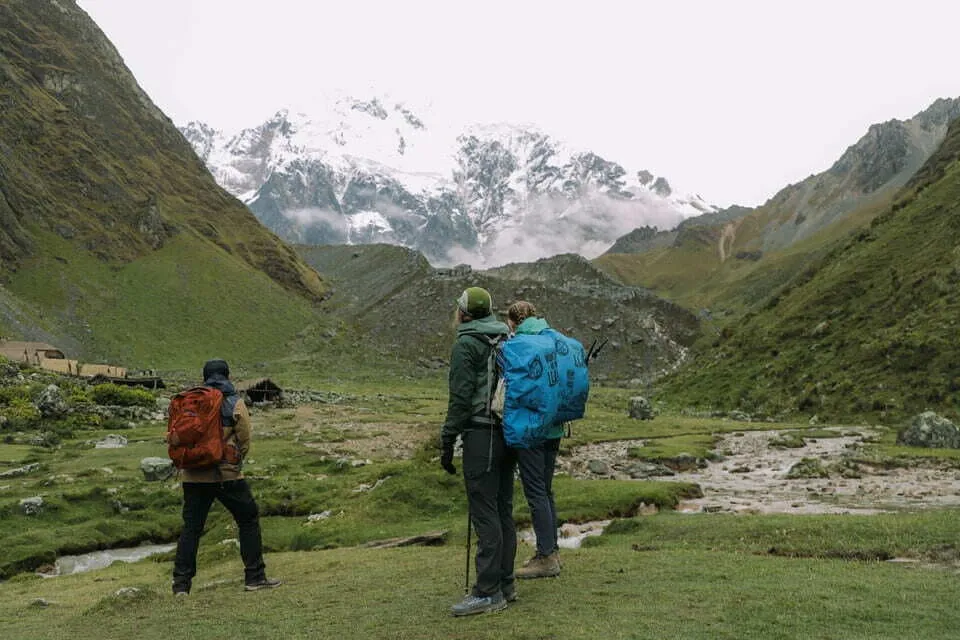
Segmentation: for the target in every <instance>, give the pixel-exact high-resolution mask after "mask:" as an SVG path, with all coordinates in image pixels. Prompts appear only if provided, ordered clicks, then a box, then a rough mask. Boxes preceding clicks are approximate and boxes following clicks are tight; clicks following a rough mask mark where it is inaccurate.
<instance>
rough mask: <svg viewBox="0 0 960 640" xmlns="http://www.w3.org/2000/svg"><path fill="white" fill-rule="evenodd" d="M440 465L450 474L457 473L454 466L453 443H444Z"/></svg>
mask: <svg viewBox="0 0 960 640" xmlns="http://www.w3.org/2000/svg"><path fill="white" fill-rule="evenodd" d="M440 466H441V467H443V470H444V471H446V472H447V473H449V474H450V475H455V474H456V473H457V468H456V467H455V466H453V444H449V445H447V444H444V445H443V449H442V450H441V451H440Z"/></svg>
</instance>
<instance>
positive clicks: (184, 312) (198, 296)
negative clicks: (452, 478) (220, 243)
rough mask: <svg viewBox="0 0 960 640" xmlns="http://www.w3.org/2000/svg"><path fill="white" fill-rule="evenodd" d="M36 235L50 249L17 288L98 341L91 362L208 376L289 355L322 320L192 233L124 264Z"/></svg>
mask: <svg viewBox="0 0 960 640" xmlns="http://www.w3.org/2000/svg"><path fill="white" fill-rule="evenodd" d="M37 235H38V237H40V238H42V239H43V242H44V248H45V251H44V252H43V253H41V254H39V255H38V257H36V258H34V259H32V260H29V261H27V262H26V263H25V264H24V266H23V267H22V268H21V269H20V270H18V272H17V273H16V274H14V275H13V277H12V279H11V282H10V283H9V285H8V288H9V290H10V291H12V292H13V293H15V294H16V295H18V296H20V297H21V298H22V299H24V300H28V301H30V302H31V303H33V304H36V305H38V306H41V307H43V308H44V309H46V310H47V313H48V314H49V315H51V316H53V317H55V318H57V319H58V321H59V323H60V324H61V325H62V326H66V327H72V328H73V329H75V330H76V329H81V330H79V331H74V333H75V334H79V335H86V336H89V337H88V338H86V339H85V342H86V348H85V351H86V352H87V353H86V356H87V357H89V358H90V360H88V361H93V362H101V361H109V362H111V363H114V364H120V365H125V366H129V367H131V368H154V369H174V368H186V369H199V367H200V366H201V365H202V363H203V362H204V361H205V360H207V359H209V358H211V357H215V356H220V357H224V358H227V359H228V360H230V361H233V362H236V364H237V365H238V366H252V365H253V364H255V363H256V362H258V361H262V360H268V359H273V358H276V356H277V354H278V353H286V352H288V351H289V349H290V345H291V344H292V343H293V342H294V341H295V339H296V337H297V334H298V333H299V332H301V331H303V329H304V327H305V326H308V325H310V324H312V323H318V322H320V316H319V315H318V314H317V312H316V310H315V308H314V307H313V306H312V304H311V303H309V302H308V301H306V300H304V299H303V298H300V297H298V296H296V295H293V294H291V293H290V292H289V291H287V290H286V289H283V288H282V287H281V286H280V285H278V284H277V283H276V282H275V281H273V280H271V279H270V278H269V277H267V276H266V275H265V274H264V273H263V272H260V271H257V270H255V269H254V268H253V267H250V266H249V265H247V264H246V263H242V262H239V261H237V260H236V259H235V258H234V257H232V256H231V255H229V254H227V253H226V252H224V251H221V250H219V249H216V250H210V249H209V248H208V247H204V246H203V244H202V243H201V241H200V240H198V239H197V238H195V237H193V236H189V235H185V234H182V235H178V236H176V237H175V238H173V239H172V240H171V241H169V242H168V243H167V244H166V245H165V246H164V247H163V248H161V249H159V250H157V251H154V252H151V253H150V254H148V255H146V256H144V257H142V258H139V259H137V260H134V261H132V262H129V263H126V264H124V265H121V266H118V265H115V264H110V263H106V262H103V261H101V260H98V259H97V258H95V257H93V256H91V255H90V254H88V253H86V252H83V251H80V250H77V249H76V248H75V246H74V245H72V244H70V243H68V242H66V241H64V240H62V239H60V238H58V237H57V236H54V235H53V234H43V233H39V232H38V234H37ZM225 274H230V275H229V279H225V278H224V276H225ZM81 322H83V323H85V324H84V325H83V326H82V327H77V326H75V325H78V324H80V323H81ZM76 355H79V354H71V353H68V356H70V357H75V356H76ZM80 359H81V360H83V359H84V358H82V357H81V358H80Z"/></svg>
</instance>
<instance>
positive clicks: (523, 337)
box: [492, 300, 590, 578]
mask: <svg viewBox="0 0 960 640" xmlns="http://www.w3.org/2000/svg"><path fill="white" fill-rule="evenodd" d="M507 323H508V324H509V325H510V328H511V330H512V332H513V335H512V337H511V338H510V339H509V340H507V341H506V342H504V343H503V344H502V345H501V346H500V347H499V353H498V365H499V367H498V368H499V371H500V373H501V375H500V382H499V383H498V386H497V390H496V392H495V394H494V400H493V403H492V407H493V411H494V412H495V413H497V414H499V415H501V416H502V420H503V432H504V439H505V440H506V442H507V444H508V445H509V446H510V447H511V448H513V449H514V451H515V452H516V455H517V460H518V465H519V468H520V481H521V484H522V485H523V493H524V497H525V498H526V500H527V505H528V506H529V508H530V518H531V520H532V521H533V530H534V533H535V535H536V538H537V550H536V554H535V555H534V556H533V557H532V558H531V559H529V560H528V561H527V562H526V563H524V565H523V566H522V567H521V568H520V569H518V570H517V571H516V574H515V575H516V577H517V578H547V577H553V576H558V575H560V553H559V546H558V544H557V507H556V502H555V500H554V496H553V474H554V470H555V469H556V464H557V453H558V452H559V450H560V438H562V437H563V434H564V429H565V425H566V423H567V422H569V421H571V420H577V419H579V418H582V417H583V415H584V411H585V408H586V402H587V395H588V394H589V391H590V380H589V376H588V372H587V365H588V363H589V356H588V355H587V353H586V352H585V351H584V349H583V345H582V344H580V342H578V341H577V340H575V339H573V338H570V337H568V336H565V335H563V334H562V333H560V332H559V331H557V330H555V329H552V328H551V327H550V325H549V324H548V323H547V321H546V320H544V319H543V318H542V317H541V316H539V315H538V314H537V309H536V307H534V306H533V304H531V303H529V302H527V301H525V300H520V301H517V302H515V303H513V304H512V305H511V306H510V308H509V309H508V310H507Z"/></svg>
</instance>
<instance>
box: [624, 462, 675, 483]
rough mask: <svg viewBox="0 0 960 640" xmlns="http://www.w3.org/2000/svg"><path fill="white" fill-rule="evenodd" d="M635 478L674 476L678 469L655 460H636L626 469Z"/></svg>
mask: <svg viewBox="0 0 960 640" xmlns="http://www.w3.org/2000/svg"><path fill="white" fill-rule="evenodd" d="M624 471H626V472H627V473H628V474H630V477H631V478H633V479H634V480H640V479H643V478H652V477H656V476H673V475H676V471H674V470H673V469H671V468H670V467H668V466H666V465H662V464H656V463H655V462H634V463H632V464H631V465H630V466H628V467H627V468H626V469H624Z"/></svg>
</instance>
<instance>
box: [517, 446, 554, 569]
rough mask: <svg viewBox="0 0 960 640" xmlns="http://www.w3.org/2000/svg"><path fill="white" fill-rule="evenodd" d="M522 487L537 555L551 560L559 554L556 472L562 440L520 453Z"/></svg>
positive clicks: (521, 450)
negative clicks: (554, 474)
mask: <svg viewBox="0 0 960 640" xmlns="http://www.w3.org/2000/svg"><path fill="white" fill-rule="evenodd" d="M516 451H517V462H518V465H519V467H520V484H522V485H523V495H524V497H525V498H526V499H527V506H529V507H530V519H531V520H532V521H533V532H534V533H535V534H536V536H537V554H538V555H541V556H548V555H550V554H551V553H553V552H554V551H556V550H557V505H556V503H555V502H554V500H553V472H554V470H555V469H556V466H557V452H558V451H560V439H559V438H554V439H551V440H546V441H544V442H542V443H540V444H539V445H537V446H535V447H531V448H529V449H517V450H516Z"/></svg>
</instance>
